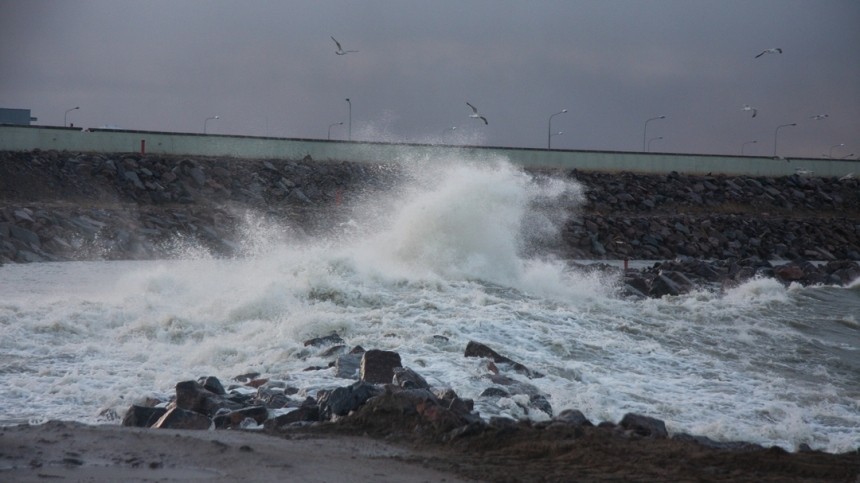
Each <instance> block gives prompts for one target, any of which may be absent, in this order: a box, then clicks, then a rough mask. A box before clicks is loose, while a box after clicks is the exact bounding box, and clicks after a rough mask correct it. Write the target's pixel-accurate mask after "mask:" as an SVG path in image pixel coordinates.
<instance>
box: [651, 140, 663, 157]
mask: <svg viewBox="0 0 860 483" xmlns="http://www.w3.org/2000/svg"><path fill="white" fill-rule="evenodd" d="M660 139H663V136H658V137H656V138H651V139H649V140H648V152H649V153H650V152H651V141H659V140H660Z"/></svg>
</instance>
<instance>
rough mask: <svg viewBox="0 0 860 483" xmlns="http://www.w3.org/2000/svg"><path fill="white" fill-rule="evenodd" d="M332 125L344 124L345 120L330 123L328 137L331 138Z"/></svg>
mask: <svg viewBox="0 0 860 483" xmlns="http://www.w3.org/2000/svg"><path fill="white" fill-rule="evenodd" d="M332 126H343V121H341V122H333V123H331V124H329V125H328V139H329V140H331V127H332Z"/></svg>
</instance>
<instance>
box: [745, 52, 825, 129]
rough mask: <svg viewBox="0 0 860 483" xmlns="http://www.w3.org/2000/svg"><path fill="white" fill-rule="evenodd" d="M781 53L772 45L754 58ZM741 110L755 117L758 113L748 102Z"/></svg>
mask: <svg viewBox="0 0 860 483" xmlns="http://www.w3.org/2000/svg"><path fill="white" fill-rule="evenodd" d="M781 53H782V49H781V48H779V47H774V48H772V49H764V50H762V51H761V53H760V54H758V55H756V56H755V58H756V59H758V58H759V57H761V56H762V55H764V54H781ZM741 111H745V112H752V117H756V115H758V109H756V108H755V107H752V106H750V105H749V104H745V105H744V107H742V108H741ZM825 116H826V115H825Z"/></svg>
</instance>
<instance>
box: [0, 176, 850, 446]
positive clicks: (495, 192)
mask: <svg viewBox="0 0 860 483" xmlns="http://www.w3.org/2000/svg"><path fill="white" fill-rule="evenodd" d="M454 161H456V160H448V161H445V160H440V161H439V162H437V163H436V164H434V166H433V169H432V170H422V169H417V167H416V168H415V169H414V173H413V175H412V176H411V178H412V179H413V181H414V182H413V183H411V184H410V185H408V186H403V187H401V189H400V190H399V191H398V192H397V193H398V196H396V197H395V198H394V199H392V200H388V201H380V204H379V205H377V206H375V207H373V206H367V205H366V206H361V207H358V208H357V209H356V210H355V217H354V219H353V222H352V223H351V224H350V225H349V226H346V227H344V230H345V231H344V233H343V236H341V237H339V238H337V237H336V238H335V240H329V241H324V242H318V243H313V244H303V243H299V242H297V241H296V240H295V239H294V238H292V237H291V236H290V235H289V234H290V230H289V227H279V226H269V225H267V224H265V223H262V222H260V221H259V220H256V219H253V218H252V219H250V221H249V226H250V227H251V228H252V229H251V230H250V231H249V239H248V240H247V241H246V243H245V244H244V246H245V247H246V248H247V249H246V255H247V256H245V257H244V258H241V259H236V260H215V259H211V258H209V257H206V256H202V257H201V256H197V257H194V259H189V260H171V261H158V262H93V263H69V264H33V265H9V266H3V267H2V268H0V403H2V407H3V408H4V410H3V413H2V414H0V420H2V421H5V422H11V421H26V420H29V419H40V418H65V419H68V418H72V419H79V420H84V421H94V420H96V419H97V418H98V417H99V413H100V412H101V411H102V410H104V409H109V410H113V411H115V412H117V413H121V412H122V411H124V410H125V409H126V408H127V407H128V405H129V404H131V403H132V402H135V401H137V400H140V399H142V398H144V397H146V396H149V395H151V394H152V393H153V392H158V393H165V394H166V393H169V392H170V391H171V388H172V387H173V385H174V384H175V383H176V382H178V381H180V380H185V379H196V378H197V377H200V376H204V375H215V376H218V377H220V378H222V379H224V380H227V379H229V378H230V377H231V376H235V375H238V374H241V373H245V372H249V371H256V372H260V373H263V374H265V375H267V376H268V377H272V378H276V379H283V380H285V381H287V383H289V384H291V385H295V386H297V387H302V388H308V389H315V388H322V387H334V386H339V385H345V384H348V383H349V381H347V380H343V379H338V378H337V377H335V375H334V373H333V371H331V370H322V371H304V370H303V369H304V368H306V367H308V366H326V365H327V364H328V362H329V360H328V359H327V358H325V357H321V356H320V355H318V353H317V352H316V351H314V350H311V349H309V348H306V347H304V345H303V344H302V341H303V340H305V339H308V338H311V337H315V336H320V335H326V334H328V333H330V332H332V331H336V332H338V333H339V334H340V335H341V336H342V337H343V338H344V339H345V340H346V341H347V342H348V343H349V344H350V345H362V346H363V347H365V348H379V349H387V350H396V351H398V352H399V353H400V354H401V356H402V358H403V362H404V364H405V365H407V366H410V367H412V368H413V369H415V370H416V371H418V372H419V373H421V374H422V375H423V376H425V377H426V378H427V379H428V381H430V382H431V383H432V384H435V385H446V386H450V387H452V388H454V389H455V390H456V391H457V392H458V393H459V394H461V395H462V396H464V397H472V398H477V397H478V396H479V395H480V393H481V392H482V391H483V390H484V389H485V388H487V387H489V386H490V385H491V383H490V382H489V381H488V380H487V379H486V378H485V377H483V376H485V375H486V373H487V368H486V365H485V364H484V363H483V362H482V361H480V360H478V359H467V358H464V357H463V350H464V348H465V345H466V343H467V342H468V341H469V340H478V341H481V342H484V343H486V344H488V345H490V346H491V347H494V348H495V349H496V350H498V351H499V352H502V353H504V354H505V355H507V356H509V357H511V358H512V359H515V360H517V361H520V362H522V363H523V364H525V365H527V366H529V367H531V368H532V369H535V370H538V371H540V372H543V373H545V374H546V377H544V378H540V379H534V380H527V379H525V378H524V376H520V375H514V377H515V378H517V379H519V380H522V381H524V382H529V383H531V384H534V385H536V386H537V387H538V388H539V389H540V390H541V391H543V392H544V393H546V394H548V395H549V400H550V402H551V403H552V405H553V408H554V409H555V410H556V411H560V410H562V409H566V408H578V409H580V410H582V411H583V412H584V413H585V414H586V415H587V416H588V417H589V418H590V419H592V420H593V421H595V422H596V421H600V420H611V421H617V420H619V419H620V418H621V417H622V416H623V415H624V414H625V413H627V412H639V413H642V414H647V415H650V416H654V417H658V418H661V419H663V420H665V421H666V422H667V425H668V426H669V428H670V430H671V431H675V432H677V431H685V432H690V433H695V434H704V435H706V436H709V437H712V438H715V439H720V440H748V441H754V442H759V443H763V444H779V445H782V446H784V447H786V448H788V449H794V448H795V447H796V446H797V445H799V444H801V443H807V444H809V445H810V446H812V447H814V448H822V449H825V450H828V451H848V450H852V449H855V448H856V447H857V446H858V445H860V416H858V414H860V411H858V409H860V408H858V406H857V402H856V401H857V400H858V397H857V396H858V394H857V389H856V388H857V387H860V381H858V376H857V373H856V372H852V371H851V368H852V367H853V366H852V364H855V363H856V362H852V361H855V360H856V359H850V357H854V358H856V357H857V356H856V353H854V352H851V351H850V350H848V349H847V348H842V347H841V346H839V344H840V343H841V344H843V345H845V344H847V345H848V347H849V348H850V347H854V348H856V347H860V343H858V340H860V335H858V330H857V327H856V323H855V324H854V325H852V324H850V323H845V322H843V323H836V322H834V320H847V319H846V317H847V315H845V310H844V309H843V308H840V307H844V306H845V304H846V303H848V304H849V305H848V307H853V306H852V305H850V304H852V303H856V301H853V302H852V300H854V299H856V290H853V289H852V290H845V289H835V288H832V289H828V288H826V287H823V288H817V289H814V290H818V292H815V291H814V290H813V291H810V290H811V289H797V288H791V289H786V288H785V287H783V286H782V285H781V284H778V283H776V282H774V281H772V280H767V279H759V280H753V281H750V282H747V283H746V284H743V285H741V286H739V287H736V288H734V289H730V290H728V291H727V292H726V293H725V294H719V293H710V292H697V293H692V294H688V295H684V296H679V297H666V298H663V299H657V300H653V299H648V300H643V301H631V300H623V299H617V298H615V297H614V296H613V295H612V294H613V281H611V280H602V279H600V278H599V277H596V276H587V275H583V274H580V273H577V272H576V271H574V270H571V269H569V268H568V267H567V266H565V265H564V264H563V263H561V262H559V261H555V260H552V259H541V258H535V257H533V256H531V253H532V246H531V244H530V243H531V242H532V241H533V239H534V237H537V238H541V241H546V238H547V237H552V236H554V235H555V232H554V229H555V228H556V227H557V226H558V225H557V222H558V221H559V217H558V214H557V213H554V212H552V211H547V210H544V211H541V210H542V209H543V207H546V206H552V205H554V204H560V203H569V204H572V203H576V201H577V200H579V199H581V191H580V190H579V188H578V187H577V186H576V185H575V184H572V183H570V182H568V181H562V180H555V181H552V180H545V179H539V178H534V177H532V176H530V175H527V174H526V173H523V172H522V171H520V170H518V169H515V168H513V167H511V166H509V165H507V164H506V163H504V162H502V161H498V160H488V162H487V163H485V164H483V165H461V164H460V163H457V162H454ZM538 213H539V219H538V220H537V221H535V219H534V218H535V217H536V216H538ZM256 236H258V237H259V238H260V239H259V240H255V239H254V237H256ZM273 240H274V241H273ZM837 291H839V292H837ZM834 294H835V295H834ZM815 297H817V298H815ZM847 297H854V299H851V298H847ZM810 300H815V302H811V301H810ZM821 300H825V302H826V303H824V302H821ZM813 304H815V305H813ZM840 311H841V312H840ZM809 313H816V314H817V315H814V316H812V315H809ZM827 314H831V315H830V316H829V319H828V315H827ZM816 317H817V318H816ZM852 320H853V319H852ZM827 324H829V325H827ZM830 331H837V332H836V334H837V335H835V336H831V335H829V334H830ZM437 335H441V336H444V337H445V338H447V339H440V338H438V337H434V336H437ZM844 354H854V355H853V356H850V355H849V356H845V355H844ZM519 403H520V404H518V401H517V398H516V397H512V398H506V399H505V400H503V401H502V402H501V404H500V405H498V404H489V403H487V402H485V401H480V400H479V401H478V407H479V409H480V410H481V411H482V414H483V415H485V416H490V415H493V414H499V415H508V416H511V417H524V416H526V414H525V413H526V412H525V411H524V410H523V409H522V401H519ZM530 416H531V417H533V418H537V419H541V418H545V417H547V416H546V415H542V414H541V413H535V412H532V413H531V414H530Z"/></svg>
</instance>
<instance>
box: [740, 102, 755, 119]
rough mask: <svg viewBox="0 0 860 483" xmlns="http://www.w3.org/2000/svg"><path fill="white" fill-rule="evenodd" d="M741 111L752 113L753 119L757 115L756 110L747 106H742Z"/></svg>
mask: <svg viewBox="0 0 860 483" xmlns="http://www.w3.org/2000/svg"><path fill="white" fill-rule="evenodd" d="M741 110H742V111H752V113H753V115H752V117H755V116H756V114H758V109H756V108H754V107H752V106H750V105H748V104H744V107H742V108H741Z"/></svg>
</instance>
